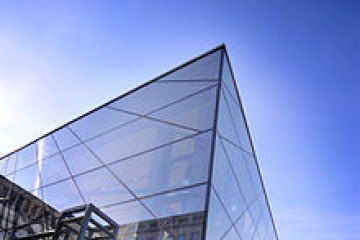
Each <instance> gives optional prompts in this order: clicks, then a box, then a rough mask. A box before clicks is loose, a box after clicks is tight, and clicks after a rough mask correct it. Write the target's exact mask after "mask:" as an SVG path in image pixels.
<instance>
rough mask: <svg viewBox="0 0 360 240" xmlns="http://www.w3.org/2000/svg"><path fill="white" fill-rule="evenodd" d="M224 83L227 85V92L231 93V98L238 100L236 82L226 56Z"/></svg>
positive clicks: (223, 71) (223, 72)
mask: <svg viewBox="0 0 360 240" xmlns="http://www.w3.org/2000/svg"><path fill="white" fill-rule="evenodd" d="M222 81H223V84H225V86H226V88H227V90H229V91H230V94H231V96H232V97H233V98H234V99H237V96H238V95H237V92H236V89H235V86H234V80H233V77H232V74H231V70H230V65H229V62H228V60H227V58H226V56H225V55H224V62H223V70H222Z"/></svg>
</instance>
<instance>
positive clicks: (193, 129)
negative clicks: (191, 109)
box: [107, 106, 201, 132]
mask: <svg viewBox="0 0 360 240" xmlns="http://www.w3.org/2000/svg"><path fill="white" fill-rule="evenodd" d="M107 108H109V109H111V110H114V111H119V112H123V113H128V114H131V115H133V116H137V117H141V118H143V119H144V118H145V119H148V120H151V121H155V122H159V123H163V124H166V125H170V126H174V127H178V128H182V129H185V130H188V131H192V132H199V131H201V130H200V129H195V128H191V127H188V126H184V125H181V124H178V123H174V122H170V121H166V120H162V119H159V118H155V117H152V116H148V115H142V114H138V113H135V112H131V111H128V110H123V109H120V108H114V107H110V106H109V107H107Z"/></svg>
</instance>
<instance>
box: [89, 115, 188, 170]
mask: <svg viewBox="0 0 360 240" xmlns="http://www.w3.org/2000/svg"><path fill="white" fill-rule="evenodd" d="M192 133H193V132H192V131H188V130H185V129H182V128H179V127H174V126H171V125H168V124H164V123H159V122H155V121H152V120H148V119H140V120H138V121H135V122H132V123H131V124H128V125H126V126H123V127H121V128H119V129H116V130H114V131H112V132H110V133H107V134H104V135H102V136H100V137H98V138H95V139H93V140H91V141H89V142H87V145H88V146H89V147H90V148H91V149H92V150H93V151H94V152H95V154H97V156H99V157H100V159H101V160H102V161H104V162H105V163H109V162H112V161H116V160H120V159H123V158H126V157H130V156H131V155H135V154H138V153H141V152H143V151H145V150H151V149H152V148H155V147H159V146H161V145H163V144H168V143H169V142H171V141H175V140H178V139H181V138H183V137H186V136H189V135H190V134H192Z"/></svg>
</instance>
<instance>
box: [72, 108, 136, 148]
mask: <svg viewBox="0 0 360 240" xmlns="http://www.w3.org/2000/svg"><path fill="white" fill-rule="evenodd" d="M135 118H136V117H134V116H133V115H129V114H127V113H123V112H120V111H115V110H112V109H110V108H101V109H99V110H97V111H95V112H93V113H91V114H90V115H87V116H86V117H84V118H81V119H80V120H79V121H76V122H74V123H72V124H71V125H70V128H71V129H72V130H73V131H74V132H75V133H76V134H77V135H78V136H79V137H80V138H81V139H82V140H83V141H86V140H88V139H90V138H92V137H94V136H97V135H99V134H101V133H104V132H106V131H109V130H111V129H113V128H115V127H118V126H119V125H121V124H124V123H126V122H128V121H131V120H133V119H135Z"/></svg>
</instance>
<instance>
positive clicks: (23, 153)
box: [17, 144, 36, 169]
mask: <svg viewBox="0 0 360 240" xmlns="http://www.w3.org/2000/svg"><path fill="white" fill-rule="evenodd" d="M35 162H36V145H35V144H31V145H29V146H27V147H26V148H24V149H22V150H20V151H19V155H18V161H17V169H21V168H24V167H26V166H29V165H31V164H33V163H35Z"/></svg>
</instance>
